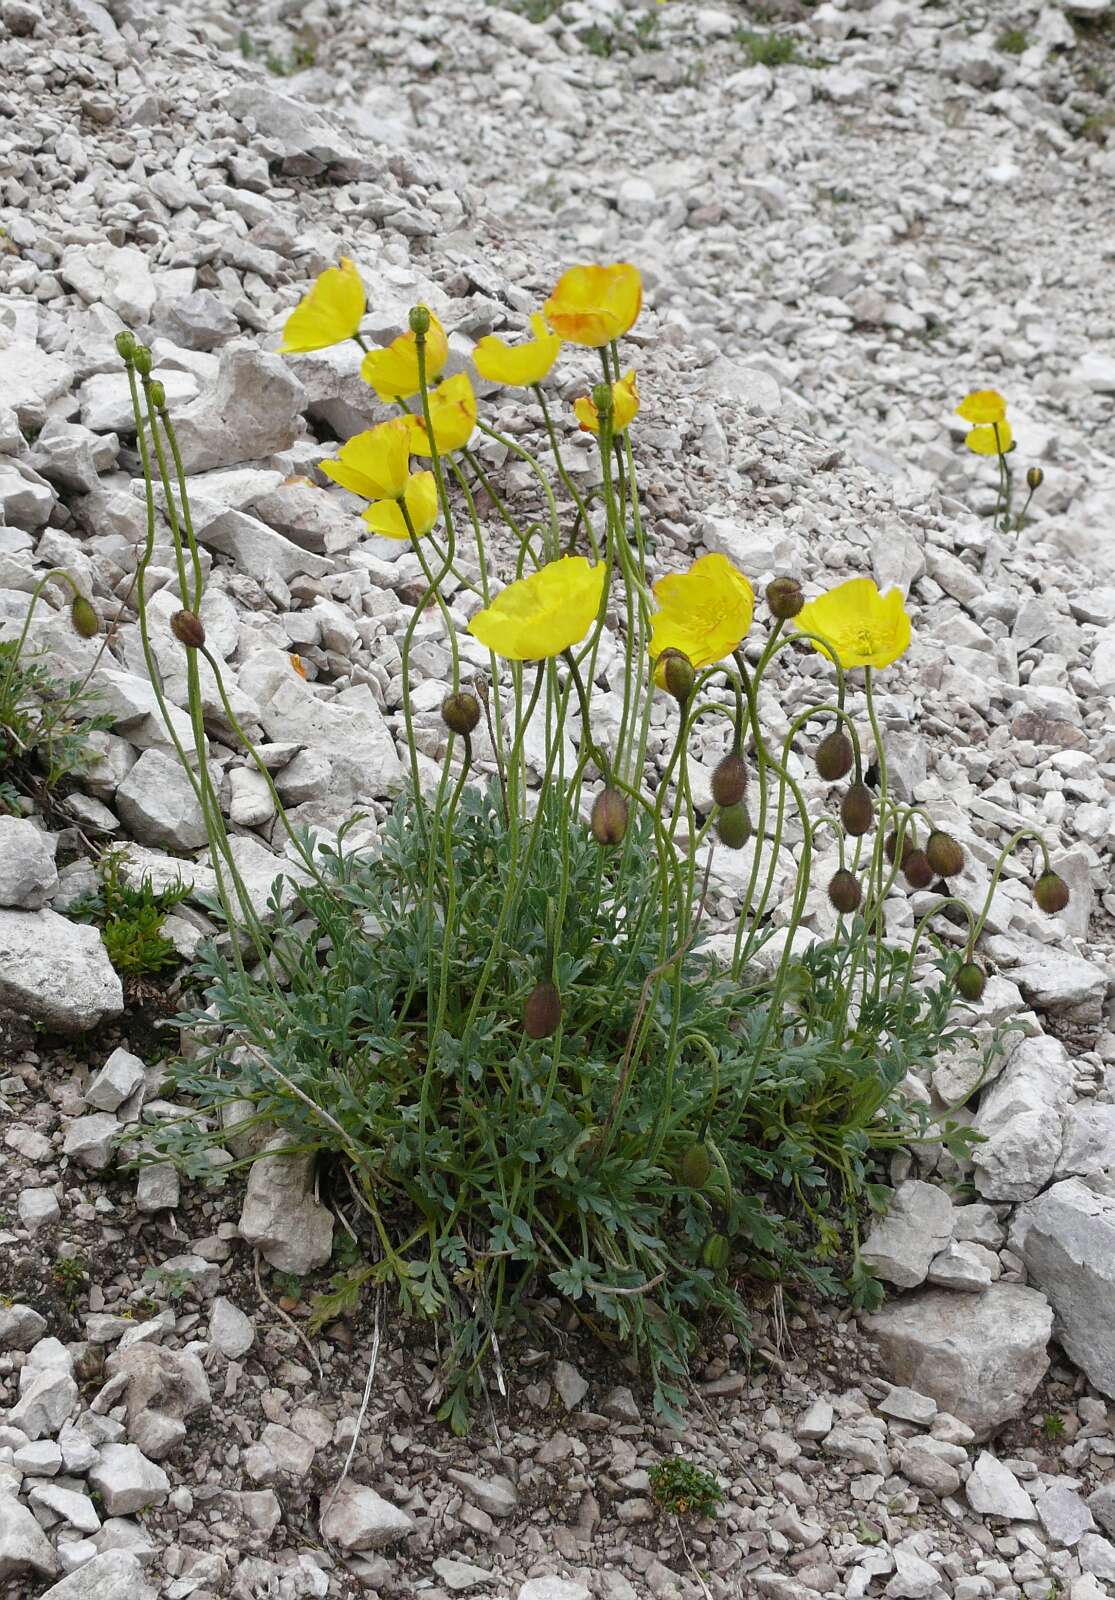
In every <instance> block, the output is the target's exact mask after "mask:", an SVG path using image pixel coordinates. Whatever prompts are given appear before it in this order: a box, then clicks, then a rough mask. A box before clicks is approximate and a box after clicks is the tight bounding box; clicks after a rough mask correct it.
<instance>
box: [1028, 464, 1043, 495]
mask: <svg viewBox="0 0 1115 1600" xmlns="http://www.w3.org/2000/svg"><path fill="white" fill-rule="evenodd" d="M1044 482H1045V473H1044V472H1043V471H1042V470H1041V468H1040V467H1028V468H1027V469H1026V487H1027V488H1028V489H1029V490H1030V491H1031V493H1032V492H1033V490H1035V489H1040V488H1041V486H1042V484H1043V483H1044Z"/></svg>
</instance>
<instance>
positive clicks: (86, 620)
mask: <svg viewBox="0 0 1115 1600" xmlns="http://www.w3.org/2000/svg"><path fill="white" fill-rule="evenodd" d="M70 625H71V626H72V628H73V630H74V632H75V633H76V634H79V635H80V637H81V638H83V639H95V638H96V637H97V634H98V633H99V632H100V629H101V619H100V618H99V617H98V615H97V613H96V612H95V611H94V609H93V607H92V606H91V605H90V603H89V601H88V600H87V599H86V598H85V596H84V595H83V594H75V595H74V597H73V599H72V600H71V601H70Z"/></svg>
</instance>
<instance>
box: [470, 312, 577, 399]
mask: <svg viewBox="0 0 1115 1600" xmlns="http://www.w3.org/2000/svg"><path fill="white" fill-rule="evenodd" d="M530 326H531V333H532V335H533V337H532V338H530V339H528V340H527V342H526V343H525V344H516V345H509V344H507V343H506V342H505V341H504V340H503V339H497V338H496V337H495V335H494V334H489V335H488V337H487V338H486V339H481V340H480V342H479V344H478V345H477V346H476V349H475V350H474V351H473V352H472V360H473V365H474V366H475V368H476V370H477V372H478V373H479V374H480V376H481V377H482V378H487V380H488V382H489V383H504V384H510V385H512V386H513V387H515V388H527V387H529V386H530V385H532V384H536V383H541V382H542V379H543V378H545V377H546V376H547V375H548V373H549V372H550V370H551V368H552V367H553V364H554V362H555V361H556V360H557V358H558V354H559V352H560V350H561V340H560V339H559V338H558V336H557V334H556V333H551V332H550V330H549V328H548V327H547V326H546V319H545V317H544V316H543V315H542V313H541V311H536V312H534V314H533V315H532V317H531V319H530Z"/></svg>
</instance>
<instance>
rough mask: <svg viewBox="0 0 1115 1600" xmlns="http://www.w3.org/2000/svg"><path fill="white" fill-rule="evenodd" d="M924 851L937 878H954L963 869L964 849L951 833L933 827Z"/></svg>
mask: <svg viewBox="0 0 1115 1600" xmlns="http://www.w3.org/2000/svg"><path fill="white" fill-rule="evenodd" d="M925 853H926V855H927V856H928V858H929V865H930V866H931V867H932V868H933V871H934V872H935V873H936V874H937V876H938V877H939V878H955V877H956V876H957V874H958V873H961V872H963V871H964V851H963V850H962V849H961V847H960V845H959V844H957V842H956V840H955V839H954V838H953V836H952V834H951V833H945V832H943V831H942V830H941V829H940V828H934V830H933V832H932V833H931V834H930V835H929V838H928V839H927V840H926V842H925Z"/></svg>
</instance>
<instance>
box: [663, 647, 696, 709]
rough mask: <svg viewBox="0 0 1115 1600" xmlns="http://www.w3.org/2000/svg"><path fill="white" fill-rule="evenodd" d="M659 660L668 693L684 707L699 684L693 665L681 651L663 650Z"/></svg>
mask: <svg viewBox="0 0 1115 1600" xmlns="http://www.w3.org/2000/svg"><path fill="white" fill-rule="evenodd" d="M658 659H659V661H660V662H661V663H662V676H663V679H664V680H665V684H666V690H667V692H668V693H669V694H672V695H673V697H674V699H675V700H677V701H680V702H681V703H682V704H683V705H684V703H685V701H686V700H688V699H689V696H690V695H691V694H692V693H693V690H694V688H695V687H696V683H697V674H696V673H695V672H694V671H693V663H692V662H691V661H690V659H689V657H688V656H686V655H683V654H682V652H681V651H680V650H663V652H662V654H661V655H660V656H659V658H658Z"/></svg>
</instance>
